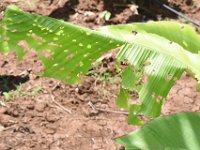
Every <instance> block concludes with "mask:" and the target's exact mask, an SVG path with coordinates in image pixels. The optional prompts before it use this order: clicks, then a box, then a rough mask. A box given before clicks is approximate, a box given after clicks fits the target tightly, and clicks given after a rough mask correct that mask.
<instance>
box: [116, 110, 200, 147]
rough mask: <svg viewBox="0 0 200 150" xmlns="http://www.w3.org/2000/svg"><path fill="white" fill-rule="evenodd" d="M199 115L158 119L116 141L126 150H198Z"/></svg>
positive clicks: (177, 115)
mask: <svg viewBox="0 0 200 150" xmlns="http://www.w3.org/2000/svg"><path fill="white" fill-rule="evenodd" d="M199 124H200V113H178V114H174V115H170V116H167V117H160V118H157V119H155V120H153V121H152V122H150V123H148V124H146V125H144V126H143V127H142V128H140V129H139V130H137V131H135V132H133V133H130V134H128V135H125V136H123V137H120V138H118V139H116V141H117V143H120V144H122V145H124V146H125V148H126V149H127V150H134V149H144V150H199V149H200V138H199V137H200V129H199Z"/></svg>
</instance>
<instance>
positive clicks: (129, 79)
mask: <svg viewBox="0 0 200 150" xmlns="http://www.w3.org/2000/svg"><path fill="white" fill-rule="evenodd" d="M139 73H140V72H135V70H134V69H132V68H131V66H128V67H126V69H125V70H124V72H123V73H122V87H123V88H124V89H129V90H137V86H136V83H137V81H138V80H139V79H138V74H139ZM140 76H141V74H140Z"/></svg>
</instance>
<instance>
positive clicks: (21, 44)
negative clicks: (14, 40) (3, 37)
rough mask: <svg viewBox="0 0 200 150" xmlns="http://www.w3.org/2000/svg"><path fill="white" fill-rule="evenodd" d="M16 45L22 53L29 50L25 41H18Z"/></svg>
mask: <svg viewBox="0 0 200 150" xmlns="http://www.w3.org/2000/svg"><path fill="white" fill-rule="evenodd" d="M17 45H18V46H21V47H22V48H23V50H24V51H28V50H29V45H28V43H27V42H26V41H25V40H21V41H19V43H18V44H17Z"/></svg>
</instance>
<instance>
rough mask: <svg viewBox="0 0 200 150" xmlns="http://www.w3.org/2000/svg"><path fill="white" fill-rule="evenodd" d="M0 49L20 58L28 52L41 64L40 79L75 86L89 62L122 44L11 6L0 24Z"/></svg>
mask: <svg viewBox="0 0 200 150" xmlns="http://www.w3.org/2000/svg"><path fill="white" fill-rule="evenodd" d="M0 28H1V29H0V34H1V37H0V41H1V43H2V44H0V50H1V51H2V52H9V51H10V50H16V51H17V54H18V57H19V58H22V57H23V56H24V54H26V53H27V52H28V51H30V50H31V49H34V50H35V51H36V52H38V54H39V57H40V58H41V60H42V62H43V63H44V66H45V70H44V72H43V76H47V77H53V78H57V79H60V80H62V81H65V82H66V83H76V82H77V81H78V79H79V77H80V76H81V75H82V74H85V73H86V72H87V71H88V69H89V68H90V66H91V63H92V62H94V61H95V60H96V59H97V58H99V57H100V56H101V55H102V54H104V53H105V52H107V51H108V50H110V49H113V48H116V47H119V46H121V45H122V44H123V42H121V41H118V40H115V39H114V38H110V37H107V36H105V35H104V34H102V33H100V32H97V31H92V30H89V29H86V28H83V27H79V26H76V25H72V24H70V23H66V22H64V21H60V20H56V19H53V18H48V17H44V16H39V15H34V14H29V13H24V12H22V11H20V10H19V9H17V8H16V7H14V6H12V7H9V8H8V9H7V11H6V13H5V16H4V20H3V22H1V24H0Z"/></svg>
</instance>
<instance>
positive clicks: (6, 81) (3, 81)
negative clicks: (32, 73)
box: [0, 75, 29, 94]
mask: <svg viewBox="0 0 200 150" xmlns="http://www.w3.org/2000/svg"><path fill="white" fill-rule="evenodd" d="M28 80H29V77H28V76H24V77H22V76H14V75H1V76H0V94H3V92H9V91H11V90H16V89H17V86H18V85H20V84H22V83H25V82H27V81H28Z"/></svg>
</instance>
